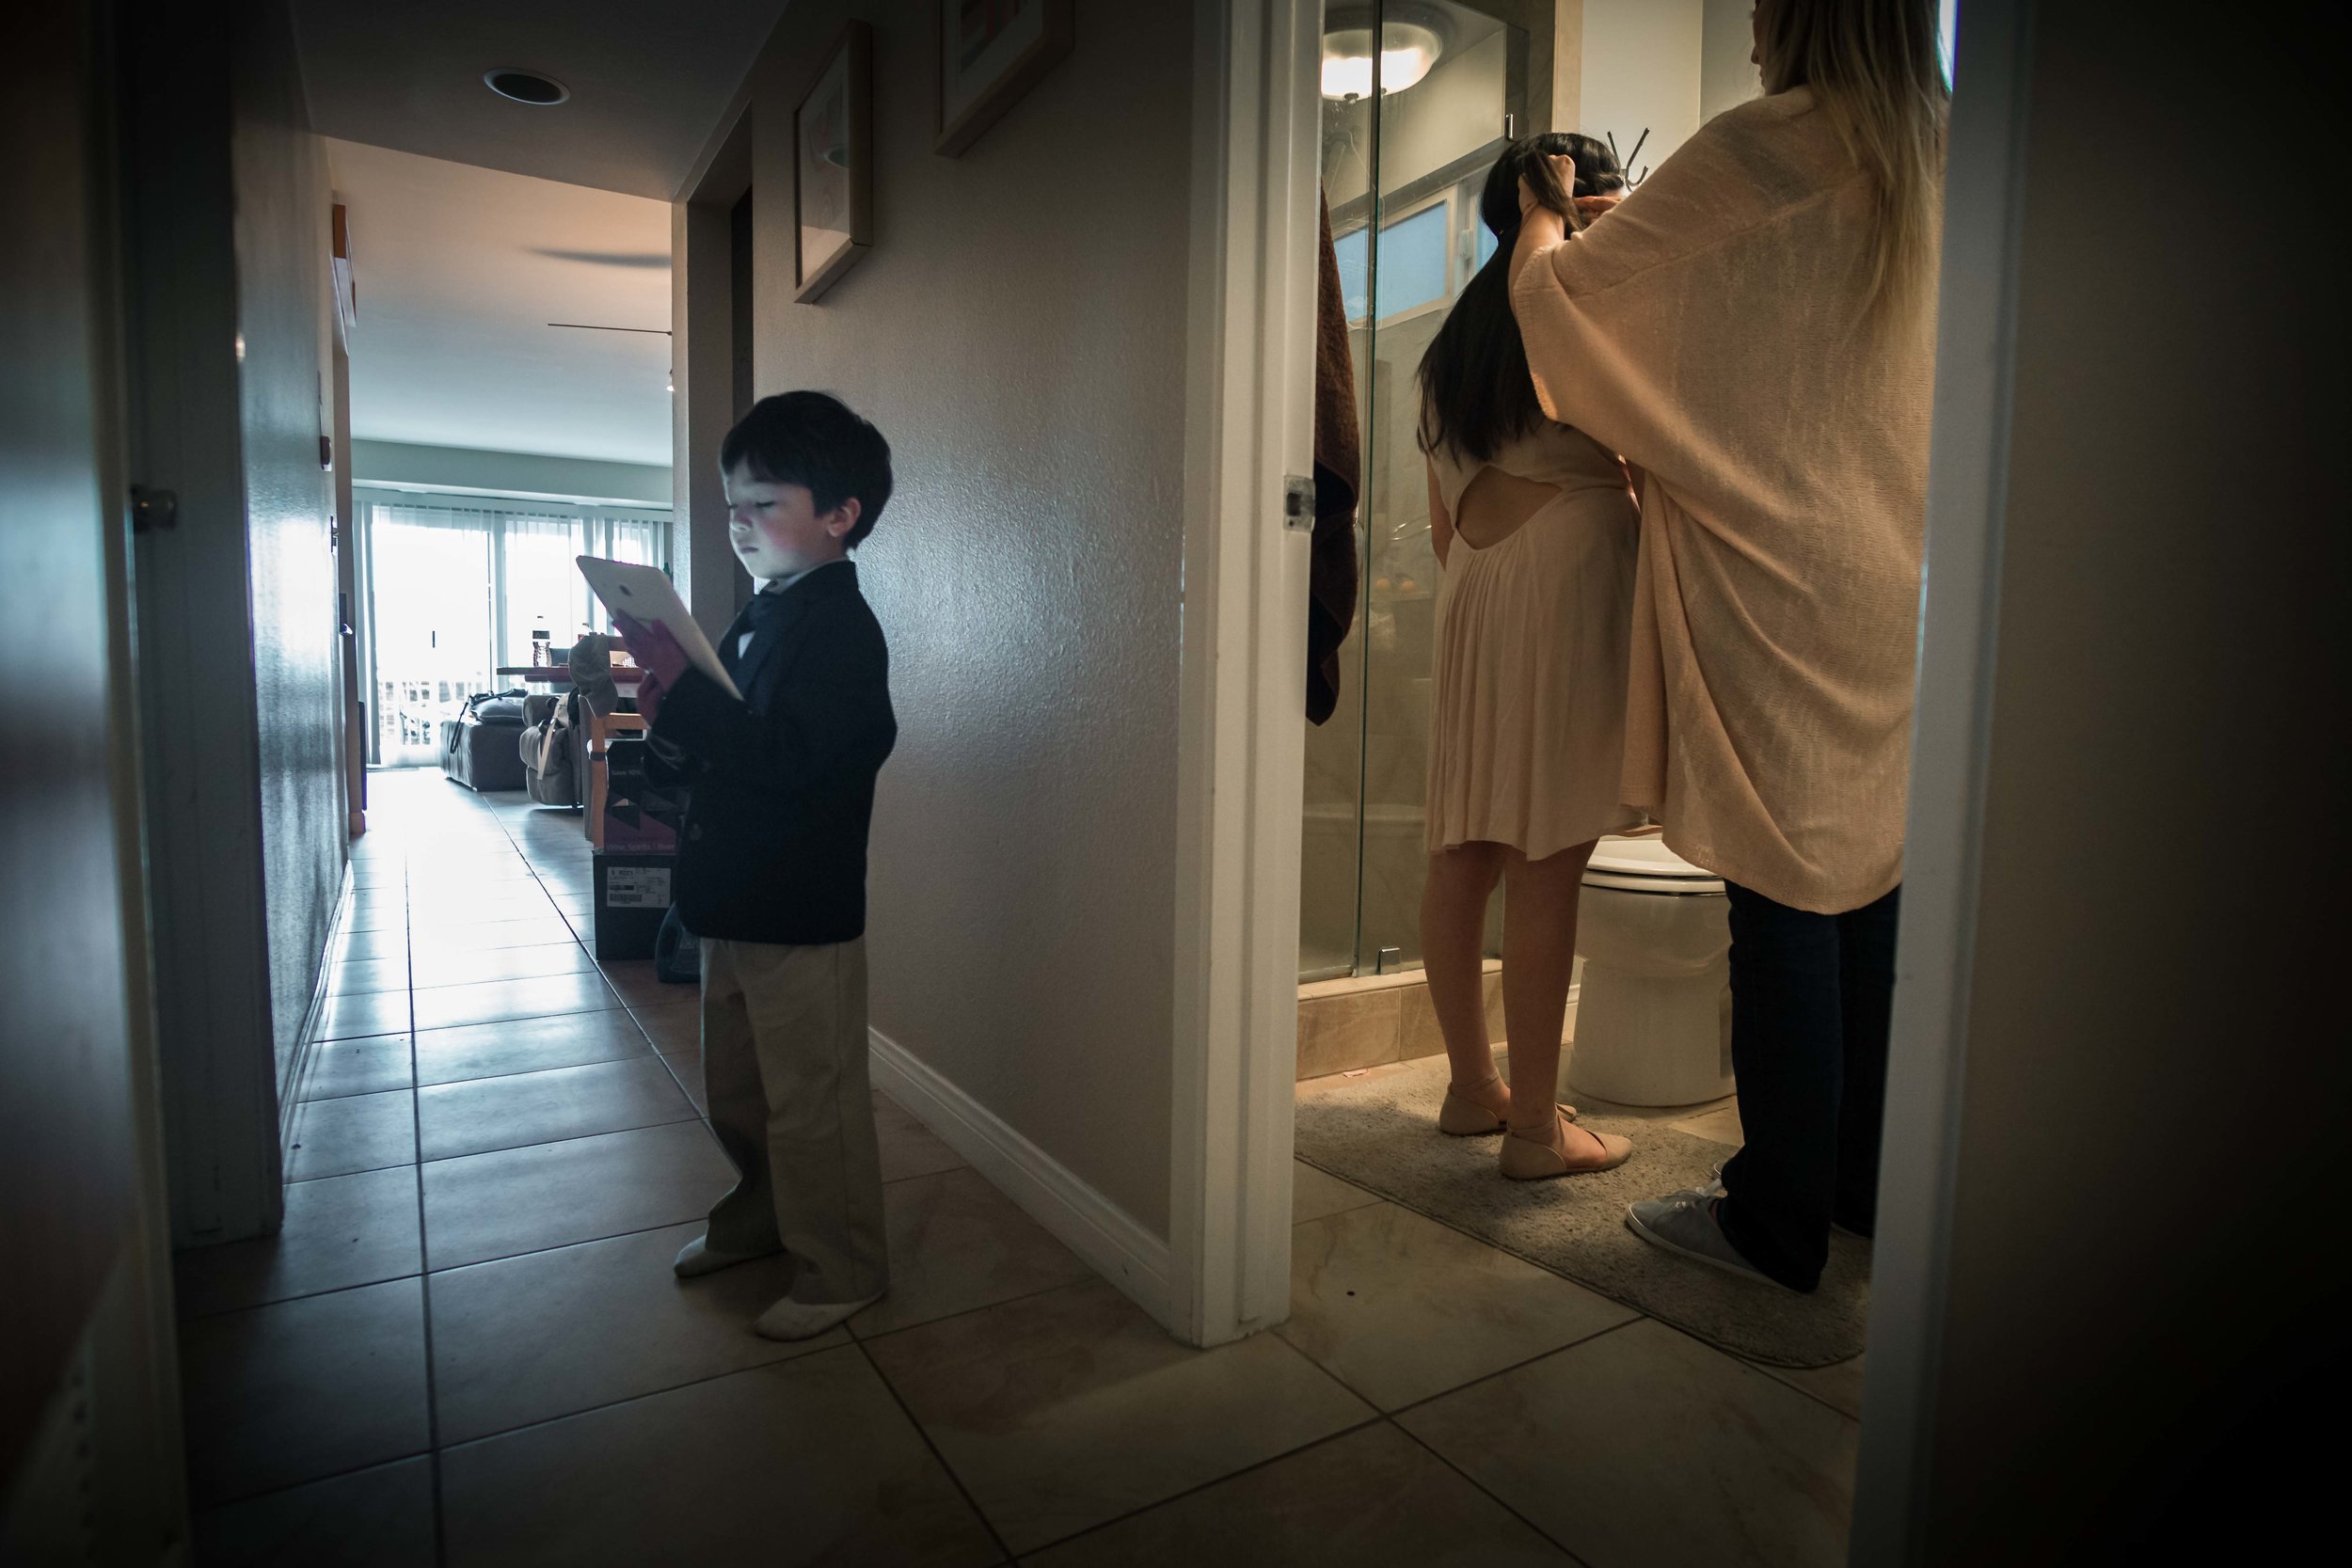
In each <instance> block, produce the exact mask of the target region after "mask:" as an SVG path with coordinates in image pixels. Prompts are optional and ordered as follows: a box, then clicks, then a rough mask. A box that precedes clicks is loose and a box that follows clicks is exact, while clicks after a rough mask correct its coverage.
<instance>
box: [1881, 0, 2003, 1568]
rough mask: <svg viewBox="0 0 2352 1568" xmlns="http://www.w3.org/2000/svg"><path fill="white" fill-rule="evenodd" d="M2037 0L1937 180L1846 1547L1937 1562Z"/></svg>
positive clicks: (1979, 52)
mask: <svg viewBox="0 0 2352 1568" xmlns="http://www.w3.org/2000/svg"><path fill="white" fill-rule="evenodd" d="M2032 12H2033V4H2032V0H1968V3H1967V4H1966V5H1964V6H1963V7H1962V8H1961V11H1960V35H1959V39H1958V47H1957V48H1956V49H1955V51H1954V54H1955V56H1956V77H1957V84H1958V91H1957V92H1956V94H1955V102H1954V105H1953V111H1952V127H1951V141H1950V152H1949V157H1948V159H1947V169H1946V175H1945V187H1944V206H1945V214H1946V218H1945V225H1944V253H1943V274H1942V280H1941V282H1940V284H1939V286H1938V302H1937V310H1938V316H1937V334H1936V361H1935V415H1934V451H1933V453H1932V455H1931V461H1930V465H1929V475H1928V532H1927V570H1926V580H1925V582H1924V584H1923V604H1922V617H1921V636H1920V649H1919V697H1918V706H1917V710H1916V713H1915V717H1914V719H1913V728H1912V761H1911V801H1910V812H1909V818H1908V821H1907V822H1906V824H1905V839H1904V846H1903V908H1902V932H1901V935H1900V937H1899V940H1898V943H1897V948H1896V955H1895V973H1896V980H1897V983H1896V988H1895V1011H1894V1021H1893V1038H1892V1049H1891V1053H1890V1056H1889V1060H1888V1065H1887V1085H1886V1129H1885V1139H1884V1146H1885V1151H1884V1153H1883V1155H1882V1156H1881V1159H1880V1165H1879V1204H1878V1219H1879V1224H1878V1236H1877V1240H1876V1243H1875V1244H1874V1247H1873V1257H1872V1259H1871V1301H1870V1333H1869V1352H1868V1356H1869V1359H1868V1361H1867V1370H1866V1371H1865V1373H1864V1378H1863V1391H1862V1422H1863V1429H1864V1431H1865V1433H1867V1440H1866V1441H1864V1442H1863V1444H1862V1445H1861V1457H1860V1460H1859V1463H1858V1465H1857V1466H1856V1471H1855V1478H1854V1513H1853V1529H1852V1536H1851V1547H1850V1552H1851V1556H1850V1558H1849V1560H1851V1561H1853V1562H1861V1563H1881V1562H1890V1563H1891V1562H1916V1561H1924V1560H1926V1558H1927V1555H1928V1550H1927V1548H1928V1542H1927V1540H1926V1539H1925V1537H1924V1535H1923V1534H1922V1529H1923V1527H1924V1524H1925V1520H1924V1517H1923V1514H1924V1510H1923V1508H1922V1506H1921V1505H1922V1504H1923V1503H1924V1501H1925V1499H1926V1497H1927V1492H1928V1480H1929V1471H1930V1465H1931V1457H1932V1433H1933V1429H1934V1421H1935V1387H1936V1382H1937V1378H1938V1375H1939V1361H1940V1353H1941V1348H1942V1344H1943V1338H1944V1321H1945V1312H1946V1283H1947V1264H1948V1262H1949V1259H1950V1257H1951V1223H1952V1207H1953V1205H1952V1192H1953V1184H1954V1181H1955V1180H1956V1175H1957V1161H1958V1159H1959V1151H1960V1126H1959V1118H1960V1110H1961V1103H1962V1101H1961V1085H1962V1081H1963V1075H1964V1072H1965V1069H1966V1065H1967V1064H1966V1059H1965V1058H1966V1050H1967V1037H1968V1036H1967V1030H1968V1001H1969V994H1968V980H1969V975H1970V974H1971V973H1972V971H1973V969H1974V965H1975V951H1976V930H1977V892H1978V866H1979V855H1980V853H1981V849H1982V837H1983V817H1984V784H1985V771H1986V764H1987V762H1988V760H1989V757H1990V752H1991V736H1992V723H1993V677H1994V656H1995V653H1996V642H1997V634H1998V629H1999V623H2000V571H2001V532H2002V526H2003V520H2004V518H2005V516H2006V515H2007V511H2008V500H2009V431H2010V386H2011V382H2012V377H2013V374H2014V371H2015V365H2016V330H2015V327H2016V298H2017V283H2018V249H2019V236H2020V233H2021V231H2022V230H2023V227H2024V213H2023V199H2024V192H2025V168H2026V142H2027V137H2026V87H2027V67H2028V62H2029V54H2028V52H2029V49H2030V47H2031V31H2032V28H2031V21H2032Z"/></svg>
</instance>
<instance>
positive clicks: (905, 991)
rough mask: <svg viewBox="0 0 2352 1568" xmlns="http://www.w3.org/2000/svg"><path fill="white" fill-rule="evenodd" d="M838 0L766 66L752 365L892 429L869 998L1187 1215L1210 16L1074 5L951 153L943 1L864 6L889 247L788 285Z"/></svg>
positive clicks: (878, 568) (1033, 1130)
mask: <svg viewBox="0 0 2352 1568" xmlns="http://www.w3.org/2000/svg"><path fill="white" fill-rule="evenodd" d="M848 9H850V11H852V12H853V13H854V14H856V15H858V16H860V17H863V18H865V19H866V20H867V21H869V22H871V23H872V24H873V26H874V74H875V124H874V132H875V150H876V166H875V178H874V193H875V223H876V230H877V233H878V244H877V246H876V248H875V250H874V251H873V253H872V254H870V255H869V256H867V257H866V258H865V260H864V261H861V262H860V263H859V264H858V265H857V267H856V268H855V269H854V270H852V271H851V272H850V273H849V275H848V276H847V277H844V278H843V279H842V280H841V281H840V282H839V283H837V284H836V285H835V286H834V289H833V290H832V292H831V293H828V294H827V295H826V296H825V298H824V299H823V301H822V302H821V303H820V304H818V305H813V306H812V305H796V304H794V303H792V292H793V289H792V277H791V232H790V230H789V227H788V224H789V211H788V198H787V196H785V195H783V194H780V193H788V192H789V190H790V174H789V157H790V115H791V111H792V106H793V104H794V103H795V102H796V101H797V100H798V98H799V96H800V91H801V88H802V87H803V83H804V81H805V79H806V75H807V72H808V71H810V70H811V69H812V67H813V66H814V64H815V63H816V58H817V55H818V51H819V50H820V49H821V47H822V45H823V44H824V42H825V41H826V40H828V39H829V38H830V37H831V36H832V34H833V33H834V29H835V28H836V27H837V25H838V24H839V22H840V20H841V17H842V14H843V11H844V6H843V5H842V4H841V3H840V0H832V3H817V4H808V3H803V4H799V5H795V6H793V7H792V8H790V9H789V10H788V11H787V13H786V16H785V19H784V21H783V22H782V23H781V24H779V27H778V30H777V34H776V36H775V38H774V39H773V40H771V44H770V46H769V49H768V51H767V53H766V55H765V56H764V57H763V60H762V63H761V65H760V66H759V68H758V71H759V74H758V77H757V82H756V87H755V97H754V101H753V105H752V114H753V120H754V138H755V152H754V176H753V178H754V186H753V188H754V193H755V209H756V211H757V213H758V214H759V216H758V230H757V241H756V266H757V281H756V294H757V310H756V315H757V323H758V325H757V350H756V359H757V390H758V391H759V392H760V393H761V394H762V395H765V394H769V393H773V392H778V391H783V390H786V389H787V388H796V387H814V388H826V389H829V390H832V391H835V392H837V393H839V394H840V395H841V396H842V397H844V398H845V399H846V400H848V402H849V403H850V404H851V405H852V406H854V407H856V408H857V409H858V410H859V411H860V412H862V413H864V414H866V416H868V417H870V418H871V419H873V420H875V421H876V422H877V423H878V424H879V425H880V426H881V427H882V431H883V433H884V434H885V435H886V436H888V437H889V439H890V441H891V444H892V447H893V449H894V451H895V454H896V467H897V472H898V496H897V499H894V500H893V501H892V502H891V505H890V509H889V512H888V514H887V515H885V516H884V517H883V518H882V524H881V527H880V529H879V530H878V531H877V532H876V533H875V535H874V537H873V539H872V541H871V542H870V543H869V544H868V545H867V546H866V548H865V550H864V551H863V552H862V560H861V569H862V572H863V575H864V578H865V583H866V594H867V595H868V596H869V597H870V598H871V600H872V601H873V604H874V608H875V610H876V611H877V613H878V614H879V615H880V616H881V618H882V626H883V627H884V629H885V631H886V632H887V633H888V635H889V638H890V643H891V652H892V661H893V662H892V676H891V686H892V691H893V694H894V697H895V699H896V701H897V704H898V717H899V725H900V740H899V748H898V755H897V756H896V757H894V758H893V759H892V761H891V763H890V765H889V766H888V767H887V768H885V769H884V770H883V773H882V791H881V800H880V803H879V806H878V809H877V815H876V819H875V823H874V841H873V842H874V854H873V871H872V891H873V923H872V928H871V944H872V953H873V996H874V1022H875V1025H876V1027H877V1028H878V1029H880V1030H881V1031H882V1033H884V1034H886V1035H887V1036H889V1037H891V1038H892V1039H894V1040H896V1041H898V1043H899V1044H901V1045H903V1046H905V1047H906V1048H907V1049H908V1050H909V1051H911V1052H913V1053H914V1054H915V1055H916V1056H918V1057H920V1058H921V1059H922V1060H923V1061H924V1062H925V1063H926V1064H927V1065H929V1066H930V1067H931V1068H932V1069H936V1070H937V1071H939V1072H940V1073H942V1074H944V1075H945V1076H946V1078H948V1079H949V1080H950V1081H952V1082H953V1083H954V1084H956V1085H958V1086H960V1087H961V1088H962V1089H963V1090H964V1091H966V1092H967V1093H969V1094H971V1095H972V1096H973V1097H974V1098H976V1099H977V1100H978V1101H980V1102H981V1103H982V1104H983V1105H985V1106H986V1107H987V1108H988V1109H990V1110H991V1111H993V1112H994V1113H995V1114H996V1115H997V1116H999V1117H1003V1118H1004V1119H1005V1120H1006V1121H1007V1122H1009V1123H1010V1124H1011V1125H1012V1126H1013V1127H1014V1128H1015V1129H1017V1130H1018V1131H1019V1132H1022V1133H1024V1134H1025V1135H1026V1136H1027V1137H1028V1138H1029V1139H1031V1140H1032V1141H1033V1142H1035V1143H1036V1144H1038V1145H1039V1146H1040V1147H1041V1148H1043V1149H1044V1150H1045V1151H1046V1152H1047V1153H1048V1154H1050V1155H1052V1156H1053V1157H1054V1158H1055V1159H1056V1160H1058V1161H1059V1162H1061V1163H1062V1164H1064V1165H1066V1166H1067V1167H1069V1168H1070V1170H1071V1171H1073V1173H1074V1174H1075V1175H1076V1176H1078V1177H1079V1178H1080V1179H1081V1180H1084V1181H1086V1182H1088V1183H1089V1184H1090V1185H1092V1186H1093V1187H1095V1188H1096V1189H1097V1190H1098V1191H1100V1192H1101V1193H1103V1194H1104V1195H1105V1196H1108V1197H1109V1198H1110V1199H1111V1200H1112V1201H1113V1202H1115V1203H1117V1204H1118V1205H1120V1207H1121V1208H1123V1209H1124V1210H1125V1211H1126V1212H1128V1213H1129V1214H1131V1215H1132V1216H1133V1217H1134V1218H1135V1219H1136V1221H1137V1222H1138V1223H1139V1224H1140V1225H1142V1226H1143V1227H1146V1228H1147V1229H1150V1230H1152V1231H1155V1232H1157V1233H1159V1234H1161V1235H1166V1234H1167V1233H1168V1180H1169V1127H1168V1120H1169V1117H1170V1114H1171V1099H1170V1096H1171V1090H1172V1082H1171V1080H1172V1065H1171V1045H1172V1034H1171V1031H1172V1022H1171V1016H1172V1007H1173V982H1172V974H1171V965H1172V961H1173V953H1174V944H1175V936H1174V900H1175V880H1174V870H1175V867H1174V858H1175V809H1176V783H1175V771H1176V697H1177V655H1178V632H1179V610H1180V592H1181V587H1182V579H1181V567H1182V543H1183V516H1182V514H1181V491H1182V477H1183V476H1182V468H1183V453H1184V335H1185V315H1184V302H1185V260H1186V251H1187V245H1188V230H1187V215H1186V214H1187V201H1188V195H1187V179H1188V169H1189V163H1190V150H1191V135H1190V114H1191V80H1190V71H1191V66H1190V61H1191V39H1190V8H1188V7H1184V6H1165V7H1156V6H1155V7H1134V6H1129V5H1126V4H1123V3H1121V4H1113V3H1110V0H1094V3H1082V4H1080V5H1079V7H1078V27H1077V38H1078V43H1077V48H1076V52H1075V53H1074V55H1072V56H1071V57H1070V58H1068V59H1066V60H1064V61H1063V62H1062V63H1061V64H1060V65H1059V66H1058V67H1057V69H1056V70H1055V71H1053V73H1052V74H1051V75H1049V76H1048V77H1046V78H1045V79H1044V80H1043V81H1042V82H1041V83H1040V84H1039V86H1038V87H1036V88H1035V89H1034V90H1033V91H1032V92H1031V93H1030V94H1029V95H1028V96H1027V97H1026V98H1025V99H1024V100H1023V101H1022V102H1021V103H1018V104H1017V105H1015V106H1014V108H1013V109H1012V111H1011V112H1010V113H1009V115H1008V116H1007V117H1006V118H1005V119H1002V120H1000V121H998V122H997V124H996V125H995V126H994V127H993V129H992V130H990V131H989V133H988V134H987V135H985V136H984V137H983V138H982V139H981V140H980V141H979V142H978V143H977V144H976V145H975V146H973V147H972V148H970V149H969V150H966V151H965V152H964V153H963V155H962V156H961V157H959V158H943V157H940V156H938V155H936V154H935V153H934V152H932V150H931V136H932V121H931V108H930V99H929V97H928V96H927V92H928V88H929V84H930V80H931V79H932V78H931V74H930V71H928V70H927V55H928V52H929V50H930V42H929V39H930V28H929V24H928V23H927V21H926V18H925V8H924V7H922V6H920V5H916V4H912V3H907V0H900V3H898V4H883V3H880V0H866V3H861V4H857V5H855V6H852V7H850V8H848ZM771 193H777V194H771ZM704 455H705V454H703V453H699V452H684V451H681V452H679V453H678V454H677V461H678V463H679V464H680V465H681V466H683V465H685V464H689V463H693V462H699V461H702V460H703V458H704Z"/></svg>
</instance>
